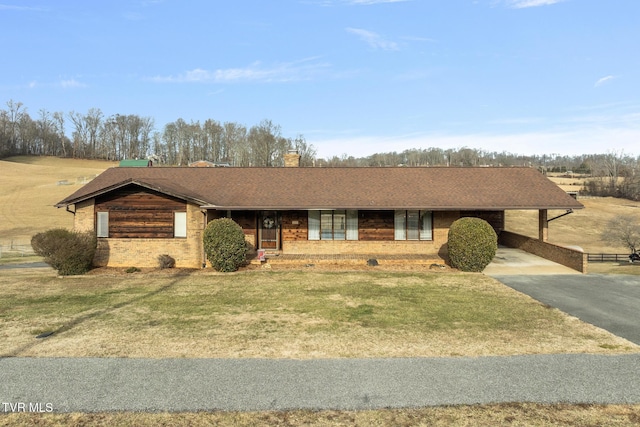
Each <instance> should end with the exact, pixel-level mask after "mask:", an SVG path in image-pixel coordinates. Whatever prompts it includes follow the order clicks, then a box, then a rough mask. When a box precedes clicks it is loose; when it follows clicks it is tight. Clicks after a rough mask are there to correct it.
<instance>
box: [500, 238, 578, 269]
mask: <svg viewBox="0 0 640 427" xmlns="http://www.w3.org/2000/svg"><path fill="white" fill-rule="evenodd" d="M498 243H500V244H501V245H504V246H508V247H510V248H517V249H522V250H523V251H526V252H529V253H532V254H534V255H537V256H539V257H542V258H545V259H548V260H549V261H553V262H557V263H558V264H562V265H564V266H567V267H569V268H573V269H574V270H578V271H580V272H581V273H586V272H587V254H586V253H584V252H580V251H577V250H575V249H569V248H565V247H562V246H557V245H554V244H551V243H548V242H543V241H541V240H538V239H533V238H531V237H527V236H523V235H521V234H516V233H512V232H510V231H503V232H501V233H500V236H499V238H498Z"/></svg>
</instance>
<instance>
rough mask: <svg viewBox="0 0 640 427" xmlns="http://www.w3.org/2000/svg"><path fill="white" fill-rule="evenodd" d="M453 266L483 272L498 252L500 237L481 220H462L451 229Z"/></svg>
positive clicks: (450, 240)
mask: <svg viewBox="0 0 640 427" xmlns="http://www.w3.org/2000/svg"><path fill="white" fill-rule="evenodd" d="M448 247H449V259H450V261H451V266H452V267H455V268H457V269H460V270H462V271H476V272H478V271H482V270H484V268H485V267H486V266H487V265H489V263H490V262H491V260H492V259H493V257H494V256H495V255H496V251H497V250H498V236H497V235H496V232H495V230H494V229H493V227H491V225H489V223H488V222H487V221H485V220H483V219H480V218H460V219H458V220H456V221H454V222H453V224H451V228H449V243H448Z"/></svg>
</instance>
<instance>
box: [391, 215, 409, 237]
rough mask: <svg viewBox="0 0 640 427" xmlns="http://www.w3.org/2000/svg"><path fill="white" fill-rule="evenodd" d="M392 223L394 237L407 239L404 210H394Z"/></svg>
mask: <svg viewBox="0 0 640 427" xmlns="http://www.w3.org/2000/svg"><path fill="white" fill-rule="evenodd" d="M394 224H395V239H396V240H407V223H406V211H396V214H395V220H394Z"/></svg>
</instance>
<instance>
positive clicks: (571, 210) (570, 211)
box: [547, 209, 573, 224]
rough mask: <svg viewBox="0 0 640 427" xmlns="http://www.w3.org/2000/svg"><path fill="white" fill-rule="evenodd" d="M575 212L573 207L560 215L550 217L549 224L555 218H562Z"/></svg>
mask: <svg viewBox="0 0 640 427" xmlns="http://www.w3.org/2000/svg"><path fill="white" fill-rule="evenodd" d="M572 213H573V209H567V211H566V212H565V213H563V214H560V215H558V216H554V217H553V218H550V219H548V220H547V224H548V223H550V222H551V221H553V220H554V219H558V218H562V217H563V216H566V215H569V214H572Z"/></svg>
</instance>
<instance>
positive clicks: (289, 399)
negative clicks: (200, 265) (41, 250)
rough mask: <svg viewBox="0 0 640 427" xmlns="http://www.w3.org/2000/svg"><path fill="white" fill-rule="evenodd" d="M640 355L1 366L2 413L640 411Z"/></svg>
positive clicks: (62, 361) (11, 362)
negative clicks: (503, 406)
mask: <svg viewBox="0 0 640 427" xmlns="http://www.w3.org/2000/svg"><path fill="white" fill-rule="evenodd" d="M638 372H640V354H632V355H618V356H603V355H584V354H574V355H533V356H513V357H480V358H466V357H461V358H406V359H331V360H330V359H321V360H269V359H120V358H100V359H98V358H82V359H75V358H3V359H0V411H5V412H9V411H10V410H11V409H12V408H14V409H15V408H18V407H19V406H18V405H19V404H23V406H22V407H24V408H32V409H36V410H37V409H40V410H42V411H47V410H49V409H50V410H52V411H54V412H72V411H81V412H94V411H200V410H204V411H212V410H240V411H260V410H286V409H293V408H302V409H373V408H400V407H423V406H435V405H458V404H486V403H495V402H540V403H559V402H566V403H600V404H609V403H618V404H631V403H640V381H638V379H637V373H638Z"/></svg>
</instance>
